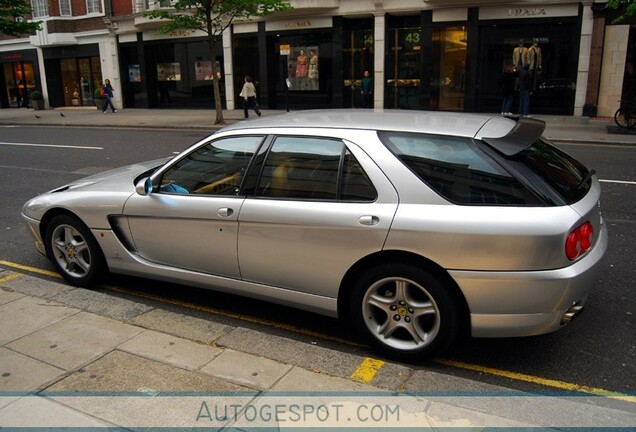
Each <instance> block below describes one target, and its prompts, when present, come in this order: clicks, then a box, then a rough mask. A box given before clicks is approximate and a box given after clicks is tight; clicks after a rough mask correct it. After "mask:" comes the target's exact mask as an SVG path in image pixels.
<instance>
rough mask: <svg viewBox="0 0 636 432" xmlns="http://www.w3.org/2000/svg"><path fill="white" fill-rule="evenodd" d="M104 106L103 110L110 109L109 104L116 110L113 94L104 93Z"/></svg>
mask: <svg viewBox="0 0 636 432" xmlns="http://www.w3.org/2000/svg"><path fill="white" fill-rule="evenodd" d="M104 98H105V99H104V106H103V107H102V111H104V112H106V110H107V109H108V106H109V105H110V109H112V110H113V112H115V106H114V105H113V101H112V99H111V96H110V95H109V94H108V93H107V94H106V95H104Z"/></svg>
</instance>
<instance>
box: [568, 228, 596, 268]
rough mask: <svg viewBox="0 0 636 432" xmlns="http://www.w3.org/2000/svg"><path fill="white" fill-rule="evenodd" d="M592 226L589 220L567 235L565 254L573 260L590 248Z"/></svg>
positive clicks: (592, 232) (592, 233)
mask: <svg viewBox="0 0 636 432" xmlns="http://www.w3.org/2000/svg"><path fill="white" fill-rule="evenodd" d="M593 235H594V228H593V227H592V224H591V223H589V222H585V223H584V224H583V225H579V226H578V227H576V228H575V229H574V230H572V232H571V233H570V234H569V235H568V238H567V239H566V240H565V255H566V256H567V257H568V259H569V260H570V261H573V260H575V259H577V258H578V257H580V256H581V255H583V254H584V253H585V252H587V251H588V250H590V248H591V247H592V236H593Z"/></svg>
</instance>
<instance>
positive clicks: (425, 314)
mask: <svg viewBox="0 0 636 432" xmlns="http://www.w3.org/2000/svg"><path fill="white" fill-rule="evenodd" d="M544 127H545V124H544V123H543V122H542V121H538V120H534V119H527V118H523V119H513V118H506V117H502V116H498V115H497V116H493V115H476V114H463V113H441V112H413V111H408V112H407V111H371V110H359V111H353V110H324V111H323V110H321V111H301V112H295V113H291V114H285V115H280V116H271V117H267V118H266V117H263V118H260V119H256V120H253V121H249V122H240V123H237V124H235V125H232V126H229V127H226V128H224V129H222V130H221V131H219V132H217V133H214V134H213V135H211V136H209V137H207V138H205V139H203V140H201V141H199V142H197V143H196V144H194V145H192V146H191V147H189V148H188V149H186V150H185V151H183V152H182V153H181V154H179V155H178V156H176V157H174V158H171V159H169V160H160V161H152V162H148V163H141V164H136V165H132V166H127V167H123V168H120V169H116V170H113V171H109V172H104V173H102V174H98V175H94V176H91V177H87V178H85V179H82V180H78V181H75V182H73V183H71V184H67V185H66V186H63V187H59V188H57V189H54V190H52V191H50V192H47V193H45V194H43V195H40V196H38V197H36V198H34V199H32V200H30V201H29V202H27V203H26V204H25V205H24V209H23V217H24V219H25V220H26V223H27V224H28V226H29V228H30V231H31V232H32V234H33V236H34V237H35V243H36V245H37V248H38V249H39V250H40V252H42V253H44V254H46V256H48V257H49V258H50V259H51V261H52V262H53V264H54V265H55V266H56V267H57V269H58V270H59V272H60V273H61V274H62V276H63V277H64V278H65V279H66V280H67V281H68V283H70V284H72V285H76V286H88V285H93V284H95V283H97V282H99V281H100V280H102V278H103V276H104V275H105V274H106V273H107V271H110V272H114V273H120V274H126V275H134V276H142V277H148V278H155V279H160V280H163V281H170V282H177V283H182V284H187V285H192V286H197V287H203V288H208V289H212V290H218V291H225V292H231V293H234V294H239V295H245V296H250V297H254V298H259V299H263V300H267V301H271V302H276V303H281V304H284V305H289V306H293V307H297V308H301V309H305V310H310V311H313V312H318V313H321V314H326V315H330V316H338V317H340V318H342V319H345V320H348V321H350V322H351V323H352V324H353V325H354V326H355V328H357V330H358V331H359V332H360V334H361V336H363V337H364V338H365V339H366V340H368V341H369V342H370V343H371V344H373V345H375V346H376V347H377V348H379V349H380V350H381V351H382V352H383V353H384V354H385V355H387V356H391V357H393V358H397V359H400V360H406V361H414V360H418V359H422V358H425V357H429V356H431V355H432V354H434V353H439V352H440V351H441V350H443V349H444V348H446V347H448V345H449V344H450V343H451V342H452V341H453V340H454V339H455V338H456V337H457V336H458V335H459V333H460V332H461V331H462V330H468V331H470V334H471V335H472V336H475V337H511V336H529V335H538V334H542V333H548V332H552V331H554V330H557V329H559V328H560V327H562V326H563V325H565V324H567V323H569V322H570V321H571V320H572V318H573V317H574V316H575V315H576V314H578V313H579V312H580V311H581V310H582V309H583V306H584V304H585V301H586V298H587V296H588V293H589V292H590V289H591V286H592V285H593V284H594V281H595V278H596V277H597V272H598V270H599V268H600V265H599V264H600V262H601V259H602V257H603V255H604V254H605V251H606V249H607V231H606V227H605V225H604V224H603V220H602V218H601V214H600V208H599V198H600V194H601V188H600V185H599V181H598V178H597V177H596V175H595V172H594V171H593V170H589V169H587V168H586V167H585V166H583V165H582V164H581V163H579V162H578V161H577V160H575V159H573V158H572V157H571V156H569V155H568V154H566V153H565V152H563V151H562V150H559V149H558V148H557V147H555V146H554V145H552V144H551V143H549V142H548V141H547V140H546V139H545V138H543V137H542V136H541V135H542V133H543V130H544Z"/></svg>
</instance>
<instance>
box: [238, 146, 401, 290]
mask: <svg viewBox="0 0 636 432" xmlns="http://www.w3.org/2000/svg"><path fill="white" fill-rule="evenodd" d="M397 204H398V197H397V193H396V191H395V189H394V188H393V186H392V185H391V183H390V182H389V181H388V179H387V178H386V177H385V175H384V174H383V173H382V172H381V171H380V169H379V168H378V167H377V165H376V164H375V163H374V162H373V161H372V160H371V159H370V158H369V156H368V155H367V154H366V153H365V152H363V151H362V150H361V149H360V148H359V147H357V146H355V145H353V144H351V143H345V142H344V141H343V140H339V139H329V138H318V137H307V136H278V137H276V138H275V139H274V141H273V143H272V146H271V148H270V150H269V152H268V154H267V156H266V158H265V159H264V161H263V162H262V169H261V174H260V177H259V180H258V186H257V187H256V189H255V193H254V195H253V196H251V195H250V196H248V198H247V199H246V200H245V202H244V204H243V207H242V209H241V214H240V216H239V223H240V229H239V249H238V250H239V262H240V265H241V272H242V276H243V279H245V280H248V281H252V282H258V283H262V284H266V285H270V286H276V287H283V288H287V289H292V290H298V291H303V292H306V293H312V294H317V295H321V296H327V297H332V298H335V297H336V296H337V291H338V287H339V284H340V281H341V280H342V277H343V275H344V273H345V272H346V271H347V269H349V268H350V267H351V266H352V265H353V264H354V263H355V262H356V261H358V260H359V259H361V258H362V257H364V256H367V255H368V254H371V253H374V252H377V251H379V250H381V249H382V247H383V245H384V242H385V239H386V237H387V233H388V230H389V227H390V226H391V222H392V220H393V216H394V214H395V212H396V209H397Z"/></svg>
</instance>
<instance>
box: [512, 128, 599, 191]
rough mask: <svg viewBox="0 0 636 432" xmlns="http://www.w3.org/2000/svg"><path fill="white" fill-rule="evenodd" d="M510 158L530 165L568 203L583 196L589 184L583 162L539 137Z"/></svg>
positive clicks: (527, 165) (589, 180)
mask: <svg viewBox="0 0 636 432" xmlns="http://www.w3.org/2000/svg"><path fill="white" fill-rule="evenodd" d="M512 159H513V160H516V161H518V162H521V163H523V164H524V165H525V166H526V167H528V168H530V169H531V170H532V172H533V173H534V174H535V175H537V176H539V177H540V178H541V179H542V180H543V181H544V182H546V183H547V184H548V185H549V186H550V187H551V188H552V189H553V190H554V191H555V192H557V193H558V194H559V195H560V196H561V197H562V198H563V199H564V200H565V201H566V203H568V204H572V203H574V202H576V201H578V200H580V199H581V198H583V197H584V196H585V194H586V193H587V191H588V190H589V189H590V186H591V184H592V182H591V179H590V178H589V176H588V172H589V171H588V169H587V168H586V167H585V166H583V164H581V163H580V162H579V161H577V160H576V159H574V158H572V157H571V156H570V155H568V154H567V153H565V152H563V151H561V150H559V149H558V148H556V147H555V146H553V145H551V144H550V143H548V142H547V141H545V140H544V139H542V138H541V139H539V140H537V141H536V142H535V143H534V144H533V145H531V146H530V147H529V148H527V149H526V150H523V151H522V152H520V153H519V154H517V155H515V156H514V157H513V158H512Z"/></svg>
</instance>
